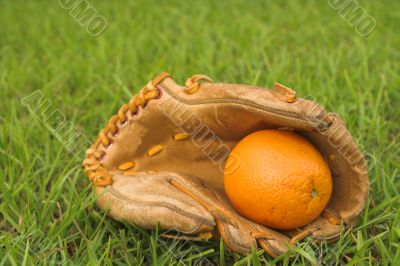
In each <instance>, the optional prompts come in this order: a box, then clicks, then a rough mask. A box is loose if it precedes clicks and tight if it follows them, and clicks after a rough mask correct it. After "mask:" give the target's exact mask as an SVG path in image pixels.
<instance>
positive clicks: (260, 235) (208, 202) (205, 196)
mask: <svg viewBox="0 0 400 266" xmlns="http://www.w3.org/2000/svg"><path fill="white" fill-rule="evenodd" d="M171 183H172V184H173V185H174V186H176V187H177V188H178V189H180V190H181V191H183V192H184V193H186V194H188V195H190V196H191V197H192V198H194V199H196V200H197V201H198V202H200V203H201V204H202V205H203V206H204V207H205V208H206V209H207V210H209V211H210V213H211V214H212V215H213V216H214V219H215V222H216V224H217V227H218V231H219V233H220V235H221V237H222V238H223V240H224V242H225V244H226V245H227V247H228V248H229V249H231V250H233V251H235V252H238V253H245V254H246V253H250V252H251V250H252V248H253V247H255V246H256V245H257V242H258V243H259V244H260V246H261V247H262V248H263V249H264V250H265V251H266V252H267V253H268V254H269V255H271V256H273V257H277V256H279V255H281V254H283V253H285V252H286V251H287V250H288V243H289V238H287V237H286V236H284V235H283V234H281V233H279V232H277V231H274V230H272V229H269V228H266V227H264V226H261V225H258V224H256V223H253V222H251V221H249V220H247V219H245V218H243V217H242V216H241V215H239V214H238V213H237V212H236V211H235V210H234V209H233V207H232V205H231V204H230V202H229V201H228V199H227V198H226V195H225V194H223V193H221V192H216V191H215V190H213V189H212V188H210V187H208V186H207V185H206V184H203V183H202V182H201V181H200V180H199V179H197V178H195V177H192V176H182V175H178V174H171Z"/></svg>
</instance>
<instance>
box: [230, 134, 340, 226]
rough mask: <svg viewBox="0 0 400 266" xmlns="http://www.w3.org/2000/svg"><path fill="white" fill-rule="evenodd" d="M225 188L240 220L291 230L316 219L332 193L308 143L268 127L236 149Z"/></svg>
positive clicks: (319, 158) (328, 176)
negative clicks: (239, 215)
mask: <svg viewBox="0 0 400 266" xmlns="http://www.w3.org/2000/svg"><path fill="white" fill-rule="evenodd" d="M224 186H225V191H226V193H227V195H228V198H229V200H230V201H231V202H232V204H233V206H234V207H235V208H236V210H237V211H238V212H239V213H241V214H242V215H243V216H245V217H247V218H248V219H250V220H252V221H255V222H258V223H260V224H263V225H265V226H268V227H271V228H275V229H284V230H289V229H294V228H298V227H301V226H304V225H306V224H308V223H310V222H311V221H313V220H314V219H315V218H317V217H318V216H319V215H320V213H321V212H322V211H323V209H324V208H325V207H326V205H327V203H328V202H329V199H330V196H331V194H332V177H331V172H330V169H329V167H328V165H327V163H326V162H325V160H324V158H323V157H322V155H321V154H320V153H319V151H318V150H317V149H316V148H315V147H314V146H313V145H312V144H311V143H310V142H309V141H308V140H307V139H305V138H304V137H302V136H301V135H299V134H297V133H293V132H290V131H283V130H273V129H271V130H261V131H257V132H254V133H252V134H250V135H248V136H246V137H245V138H244V139H242V140H241V141H240V142H239V143H238V144H237V145H236V146H235V148H234V149H233V150H232V152H231V155H230V156H229V158H228V161H227V163H226V167H225V174H224Z"/></svg>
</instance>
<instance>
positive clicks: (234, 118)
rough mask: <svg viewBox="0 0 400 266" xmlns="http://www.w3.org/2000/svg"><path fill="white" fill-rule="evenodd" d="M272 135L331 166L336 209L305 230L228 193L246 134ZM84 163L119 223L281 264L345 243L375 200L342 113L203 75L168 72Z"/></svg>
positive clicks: (278, 90)
mask: <svg viewBox="0 0 400 266" xmlns="http://www.w3.org/2000/svg"><path fill="white" fill-rule="evenodd" d="M269 128H277V129H282V130H294V131H296V132H298V133H300V134H302V135H303V136H304V137H306V138H307V139H308V140H310V141H311V142H312V143H313V144H314V145H315V146H316V147H317V148H318V149H319V151H320V152H321V154H322V155H323V156H324V157H325V158H326V161H327V162H328V164H329V166H330V168H331V172H332V178H333V193H332V197H331V199H330V202H329V204H328V206H327V208H326V209H325V210H324V211H323V213H322V214H321V216H320V217H319V218H317V219H316V220H314V221H313V222H311V223H310V224H308V225H306V226H304V227H303V228H298V229H297V230H291V231H276V230H273V229H270V228H267V227H265V226H262V225H260V224H257V223H255V222H252V221H250V220H248V219H245V218H244V217H242V216H240V215H239V214H238V213H237V212H236V211H235V210H234V209H233V207H232V205H231V204H230V202H229V201H228V200H227V197H226V195H225V192H224V185H223V171H224V168H227V169H229V168H230V167H234V166H230V165H226V161H227V157H228V155H229V153H230V150H231V149H232V148H233V147H234V146H235V145H236V144H237V143H238V142H239V141H240V140H241V139H242V138H243V137H244V136H246V135H248V134H250V133H252V132H254V131H257V130H261V129H269ZM233 161H234V160H233ZM83 165H84V168H85V172H86V174H87V176H88V177H89V179H90V181H91V182H92V183H93V185H94V187H95V190H96V193H97V194H98V195H99V198H98V201H97V204H98V205H99V206H100V208H102V209H106V210H109V215H110V216H111V217H113V218H115V219H118V220H125V221H127V222H129V223H132V224H135V225H138V226H141V227H143V228H148V229H153V228H155V227H156V226H157V224H158V226H159V227H160V228H161V229H166V230H167V229H172V230H176V232H177V236H176V237H179V236H181V237H182V234H183V235H184V236H185V237H186V238H187V239H194V240H196V239H197V240H207V239H209V238H210V237H211V236H212V235H214V236H219V235H220V236H221V237H222V239H223V241H224V242H225V244H226V246H227V247H228V248H229V249H230V250H232V251H235V252H238V253H248V252H251V249H252V246H257V244H258V246H259V247H261V248H263V249H264V250H265V251H266V252H267V253H268V254H269V255H271V256H273V257H276V256H278V255H280V254H282V253H284V252H286V251H287V250H288V249H289V247H290V245H294V244H295V243H296V242H297V241H298V240H300V239H302V238H304V237H306V236H311V237H312V238H313V239H315V240H328V241H330V240H334V239H336V238H337V237H338V236H339V234H340V231H341V230H342V229H344V228H346V227H351V226H352V225H354V223H355V221H356V219H357V217H358V216H359V214H360V212H361V211H362V209H363V207H364V205H365V203H366V200H367V195H368V177H367V166H366V163H365V160H364V159H363V155H362V153H361V152H360V151H359V149H358V148H357V146H356V144H355V143H354V141H353V139H352V137H351V135H350V133H349V132H348V130H347V129H346V127H345V126H344V125H343V123H342V121H341V119H340V118H339V117H338V115H337V114H335V113H327V112H326V111H325V110H324V109H323V108H321V107H320V106H319V105H317V104H316V103H314V102H312V101H310V100H305V99H301V98H297V97H296V93H295V92H294V91H293V90H292V89H289V88H287V87H285V86H283V85H280V84H275V86H274V89H273V90H266V89H262V88H257V87H252V86H247V85H238V84H225V83H212V81H211V80H210V78H208V77H207V76H204V75H195V76H193V77H191V78H189V79H188V80H187V81H186V83H185V86H180V85H178V84H176V83H175V82H174V80H173V79H172V78H171V77H170V75H169V74H167V73H162V74H161V75H159V76H158V77H156V78H155V79H153V80H152V81H150V82H149V83H148V84H147V85H146V86H145V87H144V88H143V89H142V90H141V91H140V92H139V93H138V94H137V95H136V96H134V97H133V98H132V99H131V100H130V101H129V103H127V104H125V105H123V106H122V107H121V109H120V110H119V111H118V114H117V115H115V116H113V117H112V118H111V119H110V121H109V122H108V124H107V126H106V127H105V128H104V129H102V130H101V131H100V134H99V137H98V139H97V140H96V142H95V143H94V144H93V145H92V146H91V147H90V149H88V151H87V157H86V159H85V160H84V163H83ZM178 232H179V235H178ZM169 236H170V235H169Z"/></svg>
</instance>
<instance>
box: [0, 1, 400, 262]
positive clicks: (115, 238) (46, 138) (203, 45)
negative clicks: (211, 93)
mask: <svg viewBox="0 0 400 266" xmlns="http://www.w3.org/2000/svg"><path fill="white" fill-rule="evenodd" d="M46 2H47V3H46ZM266 2H268V3H266ZM271 2H272V1H229V3H228V1H227V2H224V1H153V0H150V1H145V0H139V1H95V0H91V1H90V3H92V4H93V5H94V6H95V7H96V9H97V10H98V12H99V14H100V15H103V16H104V17H105V18H106V19H107V21H108V24H109V25H108V28H107V29H106V30H105V32H104V33H103V34H102V35H101V36H99V37H96V38H94V37H91V36H90V35H89V34H88V33H87V32H86V30H85V29H84V28H82V27H80V26H79V24H78V23H77V22H76V21H74V19H73V18H72V17H71V16H70V15H69V13H68V11H66V10H64V9H63V8H61V7H60V5H59V4H58V1H37V2H36V1H35V2H34V1H11V0H10V1H5V0H0V125H1V127H0V170H1V172H0V265H30V264H35V265H36V264H42V265H46V264H71V265H75V264H92V265H93V264H107V265H108V264H117V265H122V264H131V265H137V264H144V265H146V264H149V263H153V264H156V265H169V264H189V265H190V264H194V263H195V262H196V260H197V259H198V258H203V259H207V260H208V261H210V262H212V263H216V264H220V265H224V262H225V265H231V264H232V263H233V262H234V261H238V265H249V264H254V265H257V264H261V265H263V264H265V263H271V264H274V263H283V264H291V263H295V264H306V265H309V264H317V263H321V264H326V265H332V264H344V263H349V264H350V265H365V264H367V265H368V264H371V265H375V264H383V265H389V264H392V265H399V264H400V247H399V239H400V196H399V190H400V181H399V166H400V156H399V150H400V141H399V140H400V138H399V131H400V125H399V122H400V107H399V105H400V86H399V85H400V64H399V61H400V53H399V47H400V35H399V27H400V21H399V19H398V18H399V16H400V2H398V1H385V3H384V2H383V1H362V3H360V4H361V5H362V7H363V8H365V9H366V10H367V12H368V13H369V14H370V15H372V16H373V17H375V19H376V22H377V27H376V29H375V30H374V31H373V32H372V34H371V35H369V36H368V37H361V36H359V35H358V34H357V33H356V31H355V30H354V29H353V28H352V27H351V26H349V25H348V23H347V22H346V21H345V20H343V19H342V18H341V17H340V16H339V15H338V12H337V11H335V10H333V9H332V8H330V7H329V5H328V2H327V1H318V2H317V1H303V3H301V4H300V3H299V2H300V1H296V2H295V1H287V2H288V3H284V1H279V2H278V1H274V3H271ZM360 2H361V1H360ZM162 71H168V72H170V73H171V74H172V75H173V76H174V78H175V79H176V80H177V81H179V82H181V83H182V82H184V80H185V78H187V77H189V76H191V75H192V74H195V73H204V74H207V75H209V76H210V77H212V78H214V80H217V81H229V82H235V83H247V84H255V85H258V86H263V87H271V86H272V84H273V83H274V82H275V81H278V82H281V83H283V84H285V85H287V86H290V87H293V88H295V89H296V90H297V92H298V93H299V95H301V96H302V97H312V98H313V99H315V100H316V101H318V102H320V103H321V104H323V105H324V106H325V107H326V108H327V109H328V110H332V111H335V112H338V113H339V114H340V115H341V116H342V118H343V120H344V121H345V122H346V125H347V126H348V128H349V130H350V131H351V132H352V134H353V136H354V137H355V139H356V141H357V142H358V144H359V145H360V146H361V147H362V149H363V150H364V151H365V152H367V153H368V154H370V156H369V157H371V158H372V159H371V161H373V162H375V163H374V164H373V166H372V167H371V169H370V172H369V174H370V184H371V194H370V197H369V201H368V204H367V206H366V209H365V211H364V212H363V214H362V216H361V217H360V220H359V222H358V224H357V225H356V226H355V228H354V229H355V230H353V231H351V232H349V231H346V232H343V235H342V236H341V238H340V240H339V241H338V242H336V243H334V244H329V245H328V244H324V243H323V244H316V243H314V242H312V241H311V240H308V241H306V242H303V243H301V244H300V245H298V246H297V247H295V248H294V250H293V251H292V252H290V253H289V254H286V255H284V256H282V257H280V258H277V259H271V258H269V257H268V256H267V255H266V254H263V252H262V251H254V252H253V253H252V254H250V255H249V256H247V257H245V256H241V255H238V254H234V253H231V252H228V251H227V250H226V249H225V248H224V246H223V244H222V243H219V242H218V241H213V242H207V243H200V244H196V243H191V242H184V241H183V242H174V241H167V242H165V241H166V240H162V239H159V238H158V232H157V231H147V230H143V229H140V228H136V227H134V226H132V225H128V224H122V223H118V222H115V221H113V220H111V219H109V218H108V217H107V216H106V214H105V213H104V212H102V211H100V210H99V209H98V208H97V207H96V206H95V204H94V200H95V199H94V196H93V195H92V194H91V190H90V184H89V182H88V181H87V179H86V178H85V176H84V174H83V171H82V169H81V168H80V164H81V160H82V158H78V157H76V156H73V154H71V153H69V152H68V151H67V149H66V148H65V145H63V144H62V143H60V142H59V141H58V140H57V139H56V138H55V136H54V134H53V133H52V132H51V131H49V130H48V128H47V127H46V126H45V125H44V124H43V123H42V121H41V120H42V119H40V117H39V118H37V117H35V115H33V114H32V113H31V112H29V111H28V109H27V108H26V107H24V106H23V105H22V103H21V99H22V98H23V97H25V96H26V95H29V94H30V93H32V92H33V91H35V90H40V91H41V92H42V93H43V94H44V96H45V97H46V98H48V99H50V100H51V102H52V103H53V108H59V109H60V110H61V111H62V112H63V113H64V114H65V115H66V117H67V120H68V121H70V122H72V123H73V124H74V125H75V127H76V128H77V129H79V130H80V131H81V132H82V133H83V134H84V135H85V136H87V138H88V139H90V140H93V139H94V138H95V137H96V135H97V133H98V131H99V130H100V128H101V127H103V126H104V125H105V123H106V122H107V120H108V118H109V117H110V116H111V115H112V114H114V113H115V112H116V111H117V109H118V108H119V106H121V105H122V104H123V103H125V102H127V101H128V99H129V98H130V96H131V95H132V94H134V93H135V92H136V91H138V90H139V89H140V88H141V87H142V86H143V85H145V84H146V83H147V81H148V80H150V79H151V78H152V77H153V76H155V75H157V74H158V73H160V72H162ZM81 149H82V150H84V149H86V147H81Z"/></svg>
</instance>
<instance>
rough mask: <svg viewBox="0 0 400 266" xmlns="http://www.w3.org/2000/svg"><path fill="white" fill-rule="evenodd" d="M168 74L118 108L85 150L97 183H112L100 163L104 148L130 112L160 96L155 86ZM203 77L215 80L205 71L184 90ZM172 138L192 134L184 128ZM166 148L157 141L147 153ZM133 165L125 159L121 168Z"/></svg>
mask: <svg viewBox="0 0 400 266" xmlns="http://www.w3.org/2000/svg"><path fill="white" fill-rule="evenodd" d="M168 77H170V74H168V73H166V72H164V73H161V74H160V75H158V76H157V77H156V78H154V79H153V80H151V81H150V82H149V83H148V84H147V85H146V86H144V87H143V88H142V89H141V90H140V92H139V93H138V94H136V95H135V96H134V97H132V99H131V100H130V101H129V102H128V103H127V104H124V105H123V106H122V107H121V108H120V109H119V111H118V113H117V114H116V115H114V116H113V117H111V119H110V120H109V121H108V124H107V126H106V127H105V128H103V129H102V130H101V131H100V134H99V136H98V138H97V139H96V141H95V143H94V144H93V145H92V146H91V147H90V149H88V150H87V151H86V159H85V160H84V161H83V166H84V168H85V172H86V175H87V176H88V178H89V180H90V181H92V183H93V184H94V185H96V186H101V187H105V186H108V185H111V184H112V174H111V173H109V171H108V170H107V169H106V168H105V167H104V166H103V165H102V163H101V160H102V159H103V157H104V156H105V152H104V151H103V150H104V149H107V148H108V147H110V146H111V144H112V141H113V140H112V137H114V136H116V135H117V134H118V132H119V130H120V126H122V125H124V124H125V123H127V120H128V114H129V113H130V114H131V115H135V114H137V112H138V111H139V108H140V107H141V106H145V105H146V104H147V102H148V101H149V100H152V99H157V98H159V97H160V95H161V92H160V91H159V89H157V88H156V86H157V85H158V84H159V83H161V82H162V81H163V80H164V79H166V78H168ZM200 81H209V82H212V80H211V79H210V78H209V77H207V76H205V75H201V74H198V75H194V76H192V77H191V78H188V79H187V80H186V83H185V86H186V87H185V89H184V91H185V92H186V93H188V94H193V93H195V92H196V91H198V89H199V88H200V84H199V82H200ZM173 138H174V139H175V140H184V139H187V138H189V135H187V134H186V133H185V132H182V133H178V134H175V135H174V136H173ZM163 148H164V147H163V145H160V144H159V145H155V146H154V147H152V148H150V149H149V151H148V152H147V155H148V156H149V157H152V156H154V155H156V154H158V153H159V152H161V151H162V150H163ZM134 166H135V162H125V163H123V164H121V165H120V166H119V167H118V169H119V170H121V171H130V173H132V171H133V170H132V168H133V167H134Z"/></svg>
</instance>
